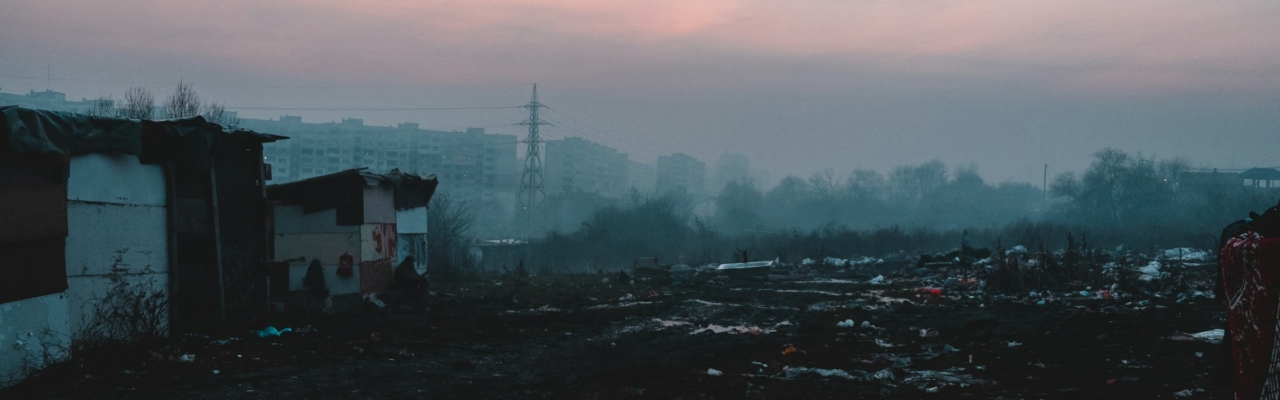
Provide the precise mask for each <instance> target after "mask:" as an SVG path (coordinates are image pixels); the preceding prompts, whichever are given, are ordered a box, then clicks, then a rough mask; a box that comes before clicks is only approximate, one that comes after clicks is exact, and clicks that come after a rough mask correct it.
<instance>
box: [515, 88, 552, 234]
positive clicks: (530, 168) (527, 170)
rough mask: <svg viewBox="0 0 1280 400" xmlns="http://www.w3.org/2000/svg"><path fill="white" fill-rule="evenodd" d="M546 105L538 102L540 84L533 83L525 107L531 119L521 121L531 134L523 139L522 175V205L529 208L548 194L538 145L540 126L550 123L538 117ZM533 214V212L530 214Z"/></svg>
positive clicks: (537, 203)
mask: <svg viewBox="0 0 1280 400" xmlns="http://www.w3.org/2000/svg"><path fill="white" fill-rule="evenodd" d="M545 107H546V106H544V105H542V103H539V102H538V85H537V84H534V85H533V99H532V100H529V104H527V105H525V108H528V109H529V120H528V121H525V122H522V123H520V124H521V125H525V126H528V127H529V135H528V136H526V137H525V139H524V140H523V141H522V143H524V144H525V145H526V148H525V157H524V172H523V173H522V174H521V176H520V206H521V207H522V208H523V209H525V210H528V209H530V208H533V207H537V206H539V205H541V203H542V200H543V199H544V198H546V196H547V194H546V192H544V191H543V190H542V178H543V177H542V153H541V152H540V150H539V149H538V146H539V145H541V144H542V143H543V140H542V137H541V136H539V132H538V127H539V126H542V125H550V124H548V123H546V122H542V121H540V120H539V119H538V110H539V109H541V108H545ZM529 215H530V216H532V214H529Z"/></svg>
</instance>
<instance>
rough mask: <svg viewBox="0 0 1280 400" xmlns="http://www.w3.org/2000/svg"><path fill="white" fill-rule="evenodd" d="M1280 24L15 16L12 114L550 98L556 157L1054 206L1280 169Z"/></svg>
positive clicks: (832, 5)
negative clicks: (202, 99) (1198, 177)
mask: <svg viewBox="0 0 1280 400" xmlns="http://www.w3.org/2000/svg"><path fill="white" fill-rule="evenodd" d="M1278 21H1280V5H1278V4H1276V3H1274V2H1268V1H1246V2H1232V3H1229V4H1223V3H1214V2H1181V1H1179V2H1167V1H1134V2H1123V3H1115V2H1108V1H1070V2H1067V1H1062V2H1020V1H978V2H974V1H966V2H956V3H944V2H932V1H907V2H901V1H859V2H846V1H799V2H756V1H700V2H683V1H658V2H652V1H646V2H631V1H627V2H619V1H611V2H576V1H568V0H553V1H530V2H498V1H402V2H379V3H363V2H337V1H307V2H302V1H291V2H272V3H270V4H260V2H251V1H226V2H219V3H210V4H204V5H192V4H187V3H185V2H181V3H173V2H161V1H150V2H148V1H121V2H92V1H7V2H5V4H4V5H3V12H0V90H3V91H5V92H22V93H25V92H26V91H27V90H32V89H35V90H43V89H45V87H46V84H47V83H46V80H45V77H46V73H47V74H48V76H50V77H51V78H53V79H51V80H50V81H49V82H48V85H49V87H50V88H52V89H53V90H57V91H61V92H65V93H67V94H68V97H69V98H75V99H79V98H82V97H87V98H92V97H97V96H103V95H107V94H115V95H116V96H119V95H120V94H121V93H122V92H124V90H125V89H127V88H128V87H129V86H131V85H135V84H141V85H143V86H147V87H151V88H152V89H153V91H155V92H157V93H164V92H167V91H168V90H169V88H170V87H172V86H173V84H174V83H176V82H177V81H178V80H179V79H185V80H187V81H189V82H194V83H195V85H196V89H197V90H199V91H200V92H201V93H202V94H203V95H205V96H207V97H209V98H215V99H219V100H221V101H223V102H225V103H226V104H227V106H228V108H229V109H232V110H239V111H240V113H241V116H242V117H250V118H274V117H277V116H279V115H281V114H291V115H302V116H303V117H304V120H310V121H330V120H338V119H340V118H343V117H361V118H364V119H365V121H366V123H370V124H383V125H386V124H393V123H398V122H419V123H421V124H422V126H423V127H424V128H428V127H430V128H459V127H467V126H483V127H487V128H488V129H489V131H490V132H497V133H513V134H519V133H520V132H521V129H522V128H521V127H518V126H509V125H506V124H511V123H515V122H519V121H520V120H521V119H523V118H524V115H523V114H521V110H519V109H505V110H472V111H378V110H360V111H356V110H351V111H338V110H276V109H255V108H254V107H292V108H349V107H357V108H394V107H458V106H502V105H520V104H523V103H524V102H526V101H527V100H528V94H529V93H528V92H529V86H528V85H526V84H527V83H534V82H536V83H539V88H540V89H541V90H540V92H541V95H542V100H543V101H544V102H545V103H547V104H548V105H550V106H552V107H553V108H555V109H557V110H560V111H563V112H564V113H565V114H566V115H570V116H572V117H573V118H575V119H576V120H577V121H579V122H580V123H581V124H579V123H572V122H571V121H569V120H568V119H567V118H563V117H560V120H561V121H556V122H561V124H562V125H572V128H575V129H577V130H579V131H581V132H575V131H573V130H570V127H560V128H555V127H553V128H549V130H548V133H547V136H549V137H551V138H556V137H562V136H565V135H575V136H584V137H587V138H589V139H591V140H595V141H598V142H601V143H605V144H608V145H610V146H613V147H616V148H618V149H620V150H622V151H624V152H627V153H629V154H630V155H631V156H632V158H634V159H639V160H642V161H646V162H652V161H653V159H654V158H655V157H656V156H657V155H659V154H667V153H670V152H674V151H680V152H685V153H688V154H691V155H694V156H697V157H699V158H701V159H703V160H704V161H713V160H715V157H716V156H718V155H719V154H721V153H723V152H735V153H743V154H746V155H748V156H750V157H751V160H752V166H753V168H756V169H763V170H767V171H769V173H770V176H771V177H772V180H774V181H776V180H779V179H781V178H782V177H784V176H786V175H799V176H808V175H810V174H811V173H813V172H814V171H818V170H822V169H827V168H831V169H834V170H837V171H843V172H848V171H852V170H853V169H855V168H861V169H875V170H879V171H882V172H886V173H887V172H888V171H889V170H890V169H892V168H893V167H895V166H899V165H912V164H919V163H923V162H927V161H929V160H933V159H938V160H941V161H943V162H945V163H947V164H949V165H976V166H977V167H978V169H979V171H980V173H981V174H982V175H983V176H984V177H985V178H986V179H987V180H988V181H996V182H998V181H1004V180H1008V179H1012V180H1017V181H1022V182H1034V183H1039V180H1040V178H1041V174H1042V172H1043V171H1042V168H1043V164H1045V163H1048V164H1049V168H1050V174H1051V175H1053V174H1056V173H1060V172H1065V171H1079V170H1083V169H1084V168H1085V167H1087V165H1088V163H1089V160H1090V154H1092V153H1093V152H1095V151H1097V150H1099V149H1102V148H1104V147H1114V148H1118V149H1122V150H1124V151H1127V152H1132V153H1143V154H1145V155H1155V156H1159V157H1161V158H1165V157H1186V158H1188V159H1190V160H1191V161H1192V163H1193V164H1194V165H1195V166H1212V167H1220V168H1244V167H1253V166H1260V167H1269V166H1275V165H1277V164H1280V158H1277V157H1276V156H1275V153H1274V149H1276V148H1280V131H1278V130H1280V109H1278V107H1280V22H1278ZM46 67H47V69H46ZM550 116H551V117H552V118H557V116H556V115H555V114H551V115H550ZM582 124H586V125H589V126H590V127H592V128H594V129H589V128H586V127H584V126H583V125H582ZM596 130H599V131H606V132H608V135H607V136H606V135H601V134H599V133H597V131H596ZM772 183H773V182H769V184H770V185H771V184H772Z"/></svg>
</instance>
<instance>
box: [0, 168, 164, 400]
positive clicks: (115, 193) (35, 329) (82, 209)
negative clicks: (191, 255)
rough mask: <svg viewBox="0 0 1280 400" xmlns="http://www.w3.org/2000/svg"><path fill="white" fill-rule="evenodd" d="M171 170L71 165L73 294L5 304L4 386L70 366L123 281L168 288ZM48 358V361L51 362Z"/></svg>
mask: <svg viewBox="0 0 1280 400" xmlns="http://www.w3.org/2000/svg"><path fill="white" fill-rule="evenodd" d="M166 199H167V196H166V194H165V179H164V171H163V169H162V168H161V167H159V166H154V165H141V164H139V163H138V157H136V156H127V155H105V154H92V155H82V156H75V157H72V158H71V163H70V176H69V177H68V180H67V200H68V201H67V231H68V233H67V238H66V247H65V249H64V256H65V257H66V268H67V285H68V289H67V291H65V292H63V293H57V294H51V295H46V296H40V297H35V298H31V299H24V300H19V301H14V302H9V303H4V304H0V387H4V386H7V385H10V384H13V383H16V381H6V380H7V379H9V378H10V377H13V378H19V379H20V378H22V377H24V376H23V373H24V372H30V370H31V369H38V368H40V367H43V362H44V361H47V360H54V361H56V360H60V359H65V358H66V357H67V356H68V354H67V353H66V350H67V349H69V348H70V346H71V340H72V339H74V338H76V337H77V336H78V335H79V334H80V329H81V328H82V327H83V326H84V322H85V320H84V319H85V318H86V316H87V315H90V314H91V311H92V310H93V308H94V307H96V305H97V302H96V300H97V299H100V298H102V297H104V296H105V295H106V294H107V291H108V290H110V289H111V288H112V287H114V286H115V285H116V284H117V283H118V282H126V283H130V284H139V283H143V282H150V283H151V285H152V287H153V288H155V289H159V290H161V291H167V288H168V286H167V285H168V279H169V276H168V259H169V251H168V224H167V223H166V215H167V214H166V212H165V205H166ZM46 355H47V356H49V358H46V357H45V356H46Z"/></svg>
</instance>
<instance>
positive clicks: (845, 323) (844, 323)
mask: <svg viewBox="0 0 1280 400" xmlns="http://www.w3.org/2000/svg"><path fill="white" fill-rule="evenodd" d="M854 326H855V325H854V322H853V320H851V319H846V320H844V321H841V322H837V323H836V327H838V328H852V327H854Z"/></svg>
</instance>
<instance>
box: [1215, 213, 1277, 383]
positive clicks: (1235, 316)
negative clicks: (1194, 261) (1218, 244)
mask: <svg viewBox="0 0 1280 400" xmlns="http://www.w3.org/2000/svg"><path fill="white" fill-rule="evenodd" d="M1219 260H1220V261H1219V263H1218V266H1219V268H1220V269H1221V272H1222V286H1223V287H1222V289H1223V293H1224V294H1225V295H1226V302H1227V331H1226V335H1225V337H1224V340H1229V341H1230V345H1231V356H1232V363H1233V364H1234V367H1235V377H1236V379H1235V388H1236V393H1235V398H1236V399H1238V400H1254V399H1260V400H1280V377H1278V376H1277V374H1280V354H1277V351H1280V343H1278V342H1277V340H1280V335H1278V334H1277V328H1278V325H1277V324H1276V319H1277V311H1280V238H1264V237H1262V236H1259V235H1258V234H1257V233H1255V232H1246V233H1243V234H1241V235H1239V236H1236V237H1234V238H1231V239H1230V240H1228V241H1227V242H1226V244H1224V245H1223V246H1222V252H1221V254H1220V258H1219Z"/></svg>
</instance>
